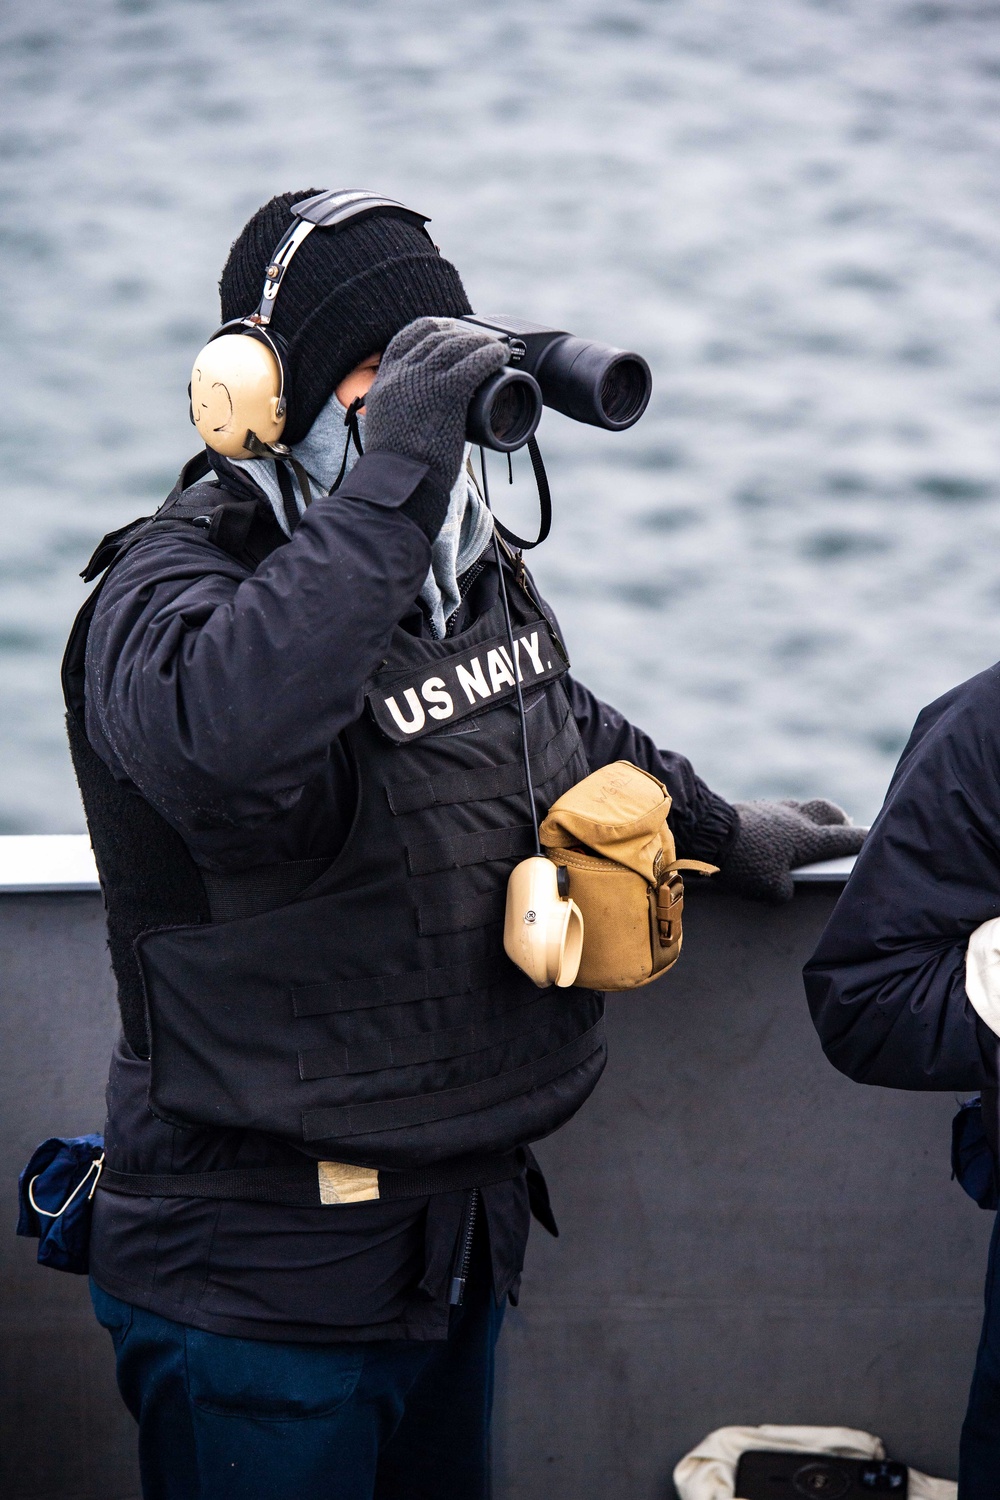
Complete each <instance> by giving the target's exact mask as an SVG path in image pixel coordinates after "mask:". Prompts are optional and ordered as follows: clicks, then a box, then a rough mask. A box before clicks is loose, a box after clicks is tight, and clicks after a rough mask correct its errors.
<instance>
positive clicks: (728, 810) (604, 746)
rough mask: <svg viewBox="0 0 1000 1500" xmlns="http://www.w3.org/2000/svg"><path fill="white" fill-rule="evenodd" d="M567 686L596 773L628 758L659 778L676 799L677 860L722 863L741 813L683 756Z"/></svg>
mask: <svg viewBox="0 0 1000 1500" xmlns="http://www.w3.org/2000/svg"><path fill="white" fill-rule="evenodd" d="M566 685H567V690H568V692H569V695H570V703H571V705H572V709H573V714H574V717H575V718H576V722H577V725H578V726H579V730H580V737H581V739H582V740H583V747H584V750H585V751H586V754H587V759H588V760H589V762H590V765H591V769H592V770H595V771H596V770H597V769H598V767H600V766H606V765H610V763H611V762H612V761H615V760H629V761H631V762H632V764H633V765H635V766H639V767H640V768H641V769H642V770H643V771H648V772H649V773H650V774H651V775H652V776H656V777H658V778H659V780H660V781H662V782H663V783H664V785H665V786H666V788H667V791H668V792H669V793H670V796H671V799H672V806H671V809H670V818H669V822H670V827H671V830H672V831H673V835H674V839H675V841H676V844H677V854H678V857H679V858H681V859H703V860H705V861H706V862H708V863H709V864H715V863H718V860H719V858H720V857H721V856H722V855H724V854H725V852H726V850H727V849H728V847H729V844H730V842H731V841H732V838H733V836H734V834H735V832H736V828H737V824H738V821H739V820H738V816H737V813H736V809H735V808H734V807H731V806H730V804H729V803H728V802H726V801H724V800H723V798H722V797H720V796H718V795H717V793H715V792H713V791H711V790H710V789H709V788H708V787H707V786H706V785H705V783H704V782H703V781H702V779H701V777H700V776H696V775H695V772H694V768H693V767H692V765H691V762H690V761H689V760H686V759H685V758H684V756H683V755H677V754H675V753H674V751H672V750H658V749H657V747H656V746H655V745H654V743H653V741H652V740H651V739H650V737H649V735H648V734H644V733H643V731H642V730H641V729H636V727H635V725H634V724H630V723H629V722H628V720H627V719H626V718H624V717H623V716H622V715H621V714H620V713H619V712H618V710H617V709H615V708H611V707H609V705H608V704H607V703H602V702H601V701H600V699H599V698H595V697H594V695H593V693H592V692H591V691H590V690H589V688H585V687H584V686H583V685H582V683H579V682H577V681H576V680H575V679H574V678H572V677H570V678H568V679H567V684H566Z"/></svg>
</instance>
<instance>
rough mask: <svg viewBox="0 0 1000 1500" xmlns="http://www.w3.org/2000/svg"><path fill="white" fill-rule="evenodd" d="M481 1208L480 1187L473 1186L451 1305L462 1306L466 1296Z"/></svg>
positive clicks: (450, 1297)
mask: <svg viewBox="0 0 1000 1500" xmlns="http://www.w3.org/2000/svg"><path fill="white" fill-rule="evenodd" d="M478 1209H479V1189H478V1188H473V1189H472V1190H471V1192H470V1193H469V1206H468V1208H467V1209H466V1211H465V1227H464V1232H463V1235H462V1248H461V1252H460V1254H459V1258H458V1269H457V1271H456V1273H455V1275H454V1276H453V1277H452V1278H451V1291H450V1293H449V1294H448V1305H449V1306H450V1307H461V1305H462V1302H463V1300H464V1298H465V1283H466V1282H467V1281H468V1279H469V1266H470V1265H471V1263H472V1237H473V1235H474V1234H475V1232H476V1214H477V1211H478Z"/></svg>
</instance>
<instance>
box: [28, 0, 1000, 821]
mask: <svg viewBox="0 0 1000 1500" xmlns="http://www.w3.org/2000/svg"><path fill="white" fill-rule="evenodd" d="M0 100H2V101H3V102H2V105H0V109H2V122H0V123H2V132H0V191H2V195H3V213H2V231H0V235H2V237H0V290H2V296H3V303H2V309H3V317H2V325H0V326H2V329H3V337H4V342H5V353H4V358H3V361H2V363H0V379H2V381H3V398H2V405H3V413H4V421H3V426H2V434H0V443H2V453H3V465H2V492H0V498H2V507H3V539H2V547H0V707H2V713H0V828H2V829H4V830H7V831H12V832H17V831H24V832H29V831H65V830H72V829H79V828H82V826H83V824H82V815H81V812H80V808H79V802H78V798H77V795H76V791H75V788H74V785H73V782H72V777H71V773H70V769H69V763H68V757H67V754H66V751H65V748H64V740H63V733H62V727H61V706H60V697H59V689H58V662H59V655H60V651H61V647H62V642H63V640H64V638H65V635H66V632H67V629H68V626H69V623H70V620H71V618H72V616H73V613H74V611H75V610H76V608H77V607H78V605H79V603H80V601H81V600H82V598H83V597H84V592H85V591H84V588H83V585H82V584H81V583H80V581H79V579H78V578H77V576H76V575H77V573H78V571H79V569H80V567H81V566H82V564H83V562H84V561H85V559H86V557H87V556H88V554H89V551H90V549H91V546H92V544H93V542H94V541H95V540H96V539H97V538H98V537H99V536H100V535H101V534H102V533H103V532H104V531H106V530H108V529H110V528H112V527H115V526H119V525H121V524H123V523H124V522H125V521H127V520H129V519H131V518H132V517H133V516H134V515H137V514H143V513H148V512H149V511H150V510H151V509H152V508H153V507H154V506H155V505H156V504H157V503H158V501H159V500H160V499H161V498H162V497H163V495H164V494H165V493H166V491H167V490H168V489H169V487H170V485H171V483H172V481H173V478H174V476H175V474H176V471H177V470H178V468H179V467H180V465H181V463H182V462H183V460H184V459H185V458H186V457H188V456H189V454H190V453H191V452H193V451H194V446H195V445H194V443H193V441H192V432H191V429H190V427H189V426H188V423H187V414H186V399H185V394H184V388H185V386H186V383H187V379H188V372H189V368H190V364H191V360H192V357H193V355H194V353H195V352H196V350H197V348H198V347H199V344H200V342H201V341H202V338H203V336H204V335H205V334H206V333H207V332H208V331H210V330H211V328H212V327H213V326H214V322H215V316H216V303H215V282H216V279H217V276H218V273H219V270H220V268H221V264H222V261H223V260H224V257H225V254H226V250H227V248H228V245H229V242H230V240H231V239H232V238H233V236H234V234H235V233H236V231H237V230H238V229H239V227H240V225H241V224H242V223H243V221H244V220H245V218H246V217H247V216H248V214H249V213H250V212H251V211H252V210H253V209H254V208H255V207H256V206H257V205H258V204H259V203H260V202H262V201H263V200H264V199H265V198H267V197H268V196H270V194H271V193H272V192H274V191H280V190H284V189H289V188H306V187H310V186H351V185H358V184H360V185H365V186H368V185H372V186H377V187H379V188H381V189H383V190H386V191H388V192H389V193H391V194H393V195H396V196H400V197H404V198H406V199H408V200H409V201H412V202H413V203H415V204H416V205H417V206H419V207H421V208H423V209H424V210H425V211H426V212H428V213H430V214H432V215H433V219H434V232H435V236H436V238H437V240H438V242H439V243H440V245H441V247H442V249H443V250H444V252H445V253H446V254H447V255H448V256H449V257H450V258H451V259H453V260H455V261H456V262H457V264H458V265H459V267H460V269H461V270H462V273H463V275H464V277H465V280H466V284H467V286H468V288H469V292H470V296H471V298H472V300H473V302H474V304H475V305H476V306H477V307H478V308H479V309H480V310H489V309H494V310H506V311H511V312H518V313H521V314H523V315H524V316H527V317H530V318H534V319H536V320H538V321H546V322H554V323H557V324H559V325H560V326H562V327H568V328H571V329H573V330H574V331H577V332H580V333H588V334H591V335H594V336H595V337H601V338H605V339H607V340H609V341H611V342H616V343H631V344H633V345H634V346H635V347H637V348H640V349H641V350H642V351H643V352H644V353H645V354H646V355H647V357H648V358H649V360H650V363H651V365H652V367H653V371H654V377H655V382H656V389H655V396H654V400H653V404H652V406H651V408H650V411H649V413H648V414H647V416H646V417H645V418H644V419H643V421H642V422H641V423H640V424H639V426H638V427H636V428H635V429H634V430H633V431H632V432H630V433H627V434H624V435H620V436H615V435H608V434H603V433H597V432H592V431H589V430H582V429H580V428H579V427H576V426H574V425H573V424H571V423H569V422H568V421H565V420H564V419H563V418H561V417H558V416H554V415H553V414H551V413H548V414H546V417H545V419H544V422H543V425H542V430H541V433H540V436H541V438H542V440H543V447H544V450H545V452H546V454H547V456H548V459H549V465H550V473H551V478H552V483H553V490H554V493H555V499H556V524H555V526H554V529H553V535H552V539H551V540H550V542H549V543H548V544H547V546H546V548H545V549H544V550H543V553H542V554H540V555H539V560H538V562H537V569H536V570H537V573H538V576H539V577H540V579H541V581H542V584H543V586H544V587H545V589H546V590H547V592H548V594H549V596H550V598H551V599H552V600H553V602H554V603H555V604H556V606H557V607H558V609H559V611H560V613H561V615H562V617H563V622H564V624H565V626H566V628H567V631H568V634H569V638H570V645H571V648H572V654H573V656H574V664H575V667H576V670H577V672H578V674H579V675H580V676H581V677H582V678H583V680H585V681H587V682H589V683H590V684H591V685H592V686H593V687H594V688H595V689H596V690H597V691H599V692H600V693H601V694H603V695H604V696H605V697H607V698H608V699H610V700H611V701H613V702H615V703H617V704H618V705H619V706H621V707H622V708H623V709H625V710H626V711H627V712H628V713H629V714H630V715H631V716H632V717H633V718H634V719H635V720H636V721H637V722H638V723H640V724H642V725H644V726H646V727H647V728H649V729H650V730H651V731H653V732H654V733H655V734H656V735H657V737H658V738H659V740H660V742H661V743H662V744H666V745H669V746H671V747H673V748H676V749H681V750H684V751H686V752H687V753H688V754H689V755H690V756H691V758H692V760H693V761H694V762H695V765H696V766H697V767H698V769H699V770H700V771H701V773H702V775H704V776H705V777H706V778H707V779H708V780H709V781H710V782H711V783H712V784H713V785H714V786H716V787H717V788H718V789H719V790H720V791H722V792H724V793H726V794H728V795H730V796H736V795H737V794H748V793H757V794H764V795H774V794H792V795H794V794H799V793H815V792H818V793H825V794H828V795H832V796H834V797H837V798H839V799H840V800H842V801H843V802H844V803H845V805H846V806H847V807H848V808H849V809H850V810H851V812H852V813H853V814H854V815H855V816H857V817H859V818H862V817H869V816H871V814H872V813H873V812H874V811H875V810H876V808H877V807H878V804H879V801H880V799H881V795H882V792H883V790H884V787H885V784H886V781H887V778H888V776H889V773H890V771H891V769H892V766H893V763H894V760H895V757H896V756H897V754H898V751H899V748H900V746H901V744H902V742H903V740H904V737H905V735H906V733H907V731H908V727H909V725H910V723H911V721H912V719H913V717H914V715H915V713H916V711H917V710H918V709H919V708H920V706H921V705H922V704H923V703H925V702H927V701H929V700H930V699H931V698H933V697H934V696H936V695H937V694H938V693H939V692H941V691H942V690H943V689H944V688H946V687H947V686H949V685H950V684H952V683H953V682H956V681H958V680H959V679H961V678H962V677H965V676H967V675H969V674H970V673H973V672H976V671H978V670H980V669H981V668H983V667H985V666H987V665H988V664H989V663H991V662H993V661H994V660H995V659H996V658H997V657H1000V469H998V458H1000V453H998V422H1000V358H998V357H1000V212H998V210H1000V10H998V8H997V7H996V6H995V5H973V4H963V3H961V0H949V3H947V4H936V3H920V4H895V3H887V0H855V3H843V4H838V3H826V4H819V3H816V4H810V3H806V0H754V3H753V4H752V5H748V4H747V3H746V0H647V3H642V0H616V3H615V4H614V5H607V4H597V3H595V0H548V3H546V0H531V3H528V0H503V3H492V4H477V3H475V0H437V3H435V0H368V3H366V4H357V3H350V4H345V3H340V0H336V3H331V0H326V3H324V4H322V5H320V4H314V5H304V4H302V3H293V0H267V3H266V4H265V3H262V0H224V3H223V0H159V3H157V0H153V3H142V0H132V3H119V4H111V3H108V0H87V4H86V5H80V4H79V3H74V4H71V3H69V0H47V3H46V4H45V5H29V4H27V3H26V0H11V3H9V4H8V5H7V6H6V7H5V8H4V11H3V13H2V16H0ZM496 477H497V480H498V481H499V479H500V478H501V475H500V474H499V472H498V474H497V476H496ZM502 503H503V505H504V506H506V507H507V509H508V511H509V514H510V515H511V517H512V518H513V519H514V520H515V521H520V522H522V523H523V524H524V525H527V524H529V518H528V509H527V495H526V487H525V489H524V494H522V492H521V487H519V489H518V491H517V492H515V494H514V495H512V496H510V497H507V496H504V497H503V500H502ZM330 586H331V589H334V588H336V586H337V581H336V579H331V581H330Z"/></svg>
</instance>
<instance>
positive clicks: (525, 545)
mask: <svg viewBox="0 0 1000 1500" xmlns="http://www.w3.org/2000/svg"><path fill="white" fill-rule="evenodd" d="M527 448H528V457H529V458H530V459H531V468H532V472H533V473H534V476H535V485H536V487H537V489H538V509H539V512H540V520H539V526H538V535H537V536H536V537H535V540H534V541H533V542H526V541H525V539H524V537H522V536H518V535H517V533H516V532H514V531H511V530H510V529H509V528H508V527H506V526H505V525H504V524H503V522H502V521H498V520H497V519H496V517H494V519H493V524H494V526H495V527H496V529H497V531H499V533H500V535H501V536H502V537H503V539H504V541H505V542H509V543H510V545H511V546H512V547H516V548H517V549H518V550H519V551H520V552H530V551H531V549H532V547H538V546H540V545H541V543H542V542H544V541H545V538H546V537H547V536H548V534H549V532H550V531H551V530H552V494H551V492H550V490H549V476H548V475H547V474H546V472H545V464H544V463H543V462H542V453H541V449H540V448H539V446H538V444H537V442H536V441H535V439H534V438H533V437H530V438H529V439H528V442H527ZM479 452H480V455H482V453H483V450H482V448H480V450H479ZM507 463H508V466H509V464H510V454H509V453H508V455H507ZM480 464H481V466H482V470H483V489H484V492H485V489H486V464H485V461H484V459H483V458H482V456H481V457H480ZM508 472H509V469H508ZM511 477H512V479H513V476H511ZM485 499H486V503H487V505H489V503H490V502H489V496H488V495H485ZM491 508H492V507H491Z"/></svg>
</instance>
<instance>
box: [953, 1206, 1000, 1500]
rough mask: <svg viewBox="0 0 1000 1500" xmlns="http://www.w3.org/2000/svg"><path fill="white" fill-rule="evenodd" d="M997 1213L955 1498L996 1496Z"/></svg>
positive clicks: (999, 1471)
mask: <svg viewBox="0 0 1000 1500" xmlns="http://www.w3.org/2000/svg"><path fill="white" fill-rule="evenodd" d="M998 1260H1000V1214H998V1215H997V1220H996V1223H995V1224H994V1226H993V1238H992V1240H991V1241H990V1259H989V1265H988V1267H987V1270H986V1293H985V1301H986V1310H985V1313H984V1315H983V1332H982V1336H981V1337H980V1340H979V1351H978V1353H977V1355H976V1368H975V1372H974V1374H973V1376H972V1389H971V1390H970V1392H969V1406H968V1410H967V1411H966V1413H965V1422H964V1424H963V1427H962V1441H961V1446H960V1448H959V1461H958V1495H959V1500H997V1496H1000V1279H998V1272H1000V1265H998Z"/></svg>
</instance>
